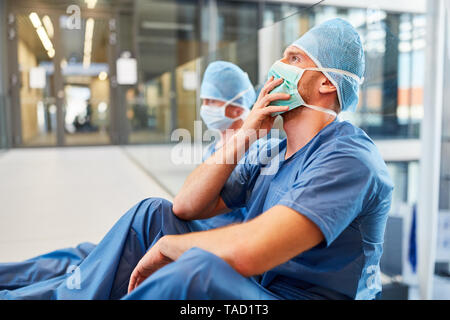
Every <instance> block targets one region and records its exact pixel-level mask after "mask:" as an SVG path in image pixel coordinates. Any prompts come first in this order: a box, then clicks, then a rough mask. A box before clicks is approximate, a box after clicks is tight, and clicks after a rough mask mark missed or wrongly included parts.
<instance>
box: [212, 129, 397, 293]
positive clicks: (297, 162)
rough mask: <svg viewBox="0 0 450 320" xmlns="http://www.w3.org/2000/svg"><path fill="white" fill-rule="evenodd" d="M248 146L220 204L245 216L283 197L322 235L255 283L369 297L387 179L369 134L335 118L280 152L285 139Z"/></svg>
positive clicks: (376, 271)
mask: <svg viewBox="0 0 450 320" xmlns="http://www.w3.org/2000/svg"><path fill="white" fill-rule="evenodd" d="M250 151H251V152H249V153H248V154H247V155H246V157H245V159H244V161H243V162H242V163H241V164H239V165H238V166H237V167H236V169H235V170H234V171H233V172H232V174H231V175H230V177H229V179H228V181H227V182H226V184H225V186H224V188H223V190H222V191H221V196H222V198H223V200H224V201H225V203H226V205H227V206H228V207H229V208H231V209H237V208H242V207H245V208H246V209H247V214H246V220H249V219H252V218H254V217H256V216H258V215H259V214H261V213H263V212H265V211H267V210H268V209H270V208H272V207H273V206H275V205H284V206H287V207H289V208H292V209H293V210H295V211H297V212H298V213H300V214H302V215H304V216H306V217H307V218H309V219H310V220H311V221H312V222H314V223H315V224H316V225H317V226H318V227H319V228H320V230H321V231H322V233H323V235H324V238H325V241H323V242H322V243H320V244H319V245H317V246H316V247H314V248H312V249H310V250H308V251H306V252H303V253H302V254H300V255H298V256H296V257H294V258H293V259H291V260H289V261H288V262H286V263H284V264H281V265H279V266H277V267H275V268H274V269H271V270H269V271H267V272H265V273H264V274H262V275H261V276H260V277H258V280H259V281H260V283H261V284H262V285H263V286H265V287H267V288H269V289H270V290H273V291H275V292H277V293H279V294H281V295H282V294H283V292H285V293H286V295H287V293H288V292H290V293H292V292H293V291H294V292H295V291H297V292H299V298H302V297H301V294H300V292H302V293H303V294H306V296H307V297H310V298H319V297H324V298H328V299H333V298H337V299H339V298H342V299H345V298H351V299H374V298H376V297H377V296H378V295H379V293H380V292H381V277H380V258H381V254H382V250H383V239H384V230H385V226H386V220H387V217H388V212H389V209H390V205H391V196H392V190H393V183H392V181H391V178H390V177H389V174H388V170H387V168H386V164H385V163H384V161H383V159H382V157H381V155H380V153H379V152H378V149H377V148H376V146H375V144H374V143H373V141H372V140H371V139H370V138H369V137H368V136H367V135H366V134H365V132H364V131H362V130H361V129H359V128H357V127H355V126H353V125H352V124H350V123H349V122H345V121H344V122H341V121H339V120H335V121H333V122H332V123H330V124H329V125H327V126H326V127H325V128H324V129H322V130H321V131H320V132H319V133H318V134H317V135H316V136H315V137H314V138H313V139H312V140H311V141H310V142H309V143H308V144H307V145H305V146H304V147H303V148H301V149H300V150H298V151H297V152H296V153H295V154H293V155H292V156H291V157H290V158H288V159H287V160H285V159H284V156H285V153H286V139H284V140H282V141H281V142H279V143H270V142H269V143H265V144H264V143H260V144H259V146H258V148H255V149H253V150H250ZM299 236H300V237H301V236H307V235H299ZM297 288H298V289H300V290H298V289H297ZM296 289H297V290H296Z"/></svg>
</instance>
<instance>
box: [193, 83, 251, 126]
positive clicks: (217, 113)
mask: <svg viewBox="0 0 450 320" xmlns="http://www.w3.org/2000/svg"><path fill="white" fill-rule="evenodd" d="M248 90H250V88H248V89H247V90H245V91H243V92H241V93H239V94H238V95H236V96H235V97H234V98H233V99H231V100H230V101H227V103H225V104H224V105H223V106H221V107H211V106H208V105H202V106H201V108H200V117H201V118H202V120H203V121H204V122H205V124H206V126H207V127H208V129H214V130H219V131H224V130H226V129H228V128H229V127H230V126H231V125H232V124H233V122H235V121H237V120H239V119H242V120H245V118H247V116H248V114H249V112H250V110H248V109H247V108H242V110H243V112H242V113H241V115H240V116H238V117H236V118H229V117H227V116H226V115H225V111H226V108H227V106H228V105H230V104H232V103H233V101H235V100H237V99H239V98H240V97H241V96H242V95H244V94H245V93H246V92H247V91H248Z"/></svg>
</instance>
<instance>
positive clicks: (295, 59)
mask: <svg viewBox="0 0 450 320" xmlns="http://www.w3.org/2000/svg"><path fill="white" fill-rule="evenodd" d="M291 62H294V63H296V62H300V58H299V57H297V56H292V57H291Z"/></svg>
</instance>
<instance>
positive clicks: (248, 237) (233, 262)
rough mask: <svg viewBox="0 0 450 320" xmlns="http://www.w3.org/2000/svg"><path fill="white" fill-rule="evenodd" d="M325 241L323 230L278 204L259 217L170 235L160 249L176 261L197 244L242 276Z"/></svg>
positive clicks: (260, 271) (162, 241)
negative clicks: (213, 227) (203, 229)
mask: <svg viewBox="0 0 450 320" xmlns="http://www.w3.org/2000/svg"><path fill="white" fill-rule="evenodd" d="M323 240H324V236H323V234H322V232H321V231H320V229H319V228H318V227H317V226H316V225H315V224H314V223H313V222H312V221H310V220H309V219H308V218H306V217H305V216H303V215H301V214H299V213H298V212H296V211H294V210H293V209H291V208H288V207H285V206H280V205H277V206H275V207H272V208H271V209H269V210H268V211H266V212H264V213H263V214H261V215H259V216H258V217H256V218H254V219H252V220H250V221H247V222H243V223H239V224H234V225H230V226H227V227H223V228H218V229H212V230H208V231H200V232H193V233H187V234H182V235H169V236H165V237H163V238H161V240H160V241H161V243H159V245H160V247H159V248H160V250H161V253H162V254H163V255H165V256H166V257H168V258H170V259H172V260H177V259H178V258H179V257H180V256H181V255H182V254H183V253H184V252H185V251H187V250H189V249H191V248H193V247H198V248H201V249H204V250H206V251H209V252H211V253H213V254H215V255H217V256H218V257H220V258H222V259H223V260H225V261H226V262H227V263H228V264H229V265H230V266H231V267H232V268H233V269H235V270H236V271H237V272H238V273H240V274H242V275H243V276H246V277H248V276H252V275H255V274H261V273H263V272H265V271H267V270H270V269H272V268H274V267H276V266H277V265H280V264H281V263H284V262H286V261H288V260H290V259H292V258H293V257H295V256H296V255H298V254H300V253H301V252H303V251H306V250H309V249H310V248H312V247H314V246H316V245H317V244H319V243H320V242H322V241H323Z"/></svg>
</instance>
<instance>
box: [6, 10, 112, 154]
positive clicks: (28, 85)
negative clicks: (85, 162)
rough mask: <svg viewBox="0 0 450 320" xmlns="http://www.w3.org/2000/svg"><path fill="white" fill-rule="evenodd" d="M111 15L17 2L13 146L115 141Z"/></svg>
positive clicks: (12, 49)
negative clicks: (69, 10)
mask: <svg viewBox="0 0 450 320" xmlns="http://www.w3.org/2000/svg"><path fill="white" fill-rule="evenodd" d="M111 17H112V15H111V14H110V13H108V12H105V11H102V12H96V11H95V10H91V11H86V12H83V13H81V12H80V15H79V16H78V20H76V18H77V17H75V20H74V17H72V16H70V15H68V14H67V13H66V11H65V10H64V8H61V9H58V8H54V7H52V8H45V7H40V6H39V5H38V4H36V7H31V8H30V7H29V6H28V7H20V3H19V4H17V5H15V4H14V2H10V11H9V15H8V19H9V21H8V23H9V28H10V30H12V31H11V32H10V33H9V41H10V43H9V44H10V46H9V52H8V55H9V62H10V64H11V65H10V79H11V102H12V117H13V136H14V139H13V142H14V146H26V147H27V146H64V145H107V144H111V143H114V141H112V139H111V136H113V132H114V126H113V118H112V115H113V114H114V112H113V111H114V110H113V109H114V108H113V103H111V99H110V96H111V95H113V94H114V92H112V91H114V90H115V88H114V87H113V86H111V85H110V78H111V75H110V70H111V69H112V68H111V67H110V65H111V64H112V61H113V58H114V57H112V56H111V55H112V54H114V50H112V49H111V48H112V44H110V27H109V26H110V25H111V24H112V21H113V19H112V18H111Z"/></svg>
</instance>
